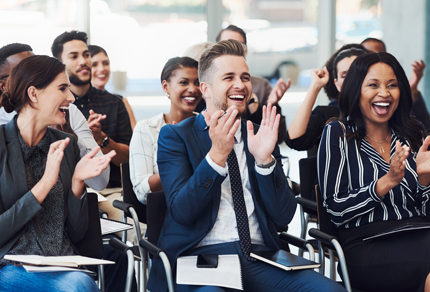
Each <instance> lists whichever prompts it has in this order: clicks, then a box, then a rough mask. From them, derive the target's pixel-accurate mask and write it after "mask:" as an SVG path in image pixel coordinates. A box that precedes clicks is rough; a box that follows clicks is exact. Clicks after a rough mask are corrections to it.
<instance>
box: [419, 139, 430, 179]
mask: <svg viewBox="0 0 430 292" xmlns="http://www.w3.org/2000/svg"><path fill="white" fill-rule="evenodd" d="M429 145H430V136H427V137H426V139H425V140H424V143H423V145H422V146H421V147H420V150H419V151H418V154H417V174H418V181H419V182H420V184H421V185H423V186H428V185H430V151H429V150H428V148H429Z"/></svg>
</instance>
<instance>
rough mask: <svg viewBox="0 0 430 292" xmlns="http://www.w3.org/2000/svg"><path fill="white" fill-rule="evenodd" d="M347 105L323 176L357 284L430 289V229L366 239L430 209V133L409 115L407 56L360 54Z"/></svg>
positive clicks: (328, 144)
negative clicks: (403, 59)
mask: <svg viewBox="0 0 430 292" xmlns="http://www.w3.org/2000/svg"><path fill="white" fill-rule="evenodd" d="M339 105H340V109H341V117H342V118H341V119H340V120H337V121H334V122H331V123H330V124H328V125H327V126H326V127H325V129H324V133H323V136H322V139H321V143H320V148H319V151H318V175H319V183H320V186H321V190H322V194H323V197H324V205H325V206H326V208H327V211H328V214H329V215H330V217H331V220H332V221H333V223H335V224H336V225H337V226H338V227H339V231H340V232H339V233H340V240H341V243H342V246H343V247H344V251H345V257H346V261H347V264H348V270H349V274H350V278H351V283H352V286H353V287H354V288H356V289H360V290H365V291H430V277H428V275H429V272H430V231H429V229H422V230H416V231H408V232H407V233H395V234H391V235H385V236H382V237H378V238H374V239H371V240H363V239H365V238H367V237H370V236H373V235H375V234H378V233H380V232H383V231H384V230H387V229H390V228H395V227H396V226H399V225H402V224H404V223H406V222H410V223H416V222H428V219H427V217H429V216H430V211H428V210H427V209H428V208H429V207H430V200H429V199H430V186H429V185H430V152H429V151H428V150H427V148H428V146H429V144H430V137H427V138H425V131H424V130H423V127H422V125H420V124H419V123H418V122H417V121H416V120H415V119H414V118H412V117H411V116H410V115H409V113H410V109H411V106H412V97H411V90H410V86H409V83H408V79H407V77H406V75H405V72H404V71H403V69H402V67H401V65H400V64H399V62H398V61H397V60H396V59H395V58H394V57H393V56H392V55H390V54H388V53H369V54H364V55H361V56H359V57H357V59H356V60H355V61H354V62H353V63H352V65H351V67H350V69H349V71H348V74H347V76H346V78H345V81H344V83H343V87H342V92H341V94H340V99H339ZM424 138H425V139H424ZM423 141H424V143H423ZM421 145H422V146H421Z"/></svg>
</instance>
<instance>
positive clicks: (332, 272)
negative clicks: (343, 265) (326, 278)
mask: <svg viewBox="0 0 430 292" xmlns="http://www.w3.org/2000/svg"><path fill="white" fill-rule="evenodd" d="M328 254H329V256H330V279H332V280H333V281H336V257H335V256H334V252H333V251H332V250H331V249H329V250H328Z"/></svg>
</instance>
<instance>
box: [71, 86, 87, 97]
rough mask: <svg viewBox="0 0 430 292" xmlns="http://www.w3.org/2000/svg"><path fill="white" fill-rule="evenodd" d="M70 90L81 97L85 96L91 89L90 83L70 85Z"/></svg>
mask: <svg viewBox="0 0 430 292" xmlns="http://www.w3.org/2000/svg"><path fill="white" fill-rule="evenodd" d="M70 90H71V91H72V92H73V93H74V94H76V95H77V96H79V97H82V96H84V95H85V94H86V93H87V92H88V90H90V84H89V83H88V84H85V85H74V84H71V85H70Z"/></svg>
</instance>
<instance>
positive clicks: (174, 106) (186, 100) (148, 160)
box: [130, 57, 202, 204]
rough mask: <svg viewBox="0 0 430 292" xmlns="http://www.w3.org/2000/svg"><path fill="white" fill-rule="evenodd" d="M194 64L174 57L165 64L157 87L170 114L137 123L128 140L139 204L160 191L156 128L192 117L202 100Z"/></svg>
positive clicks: (131, 172)
mask: <svg viewBox="0 0 430 292" xmlns="http://www.w3.org/2000/svg"><path fill="white" fill-rule="evenodd" d="M197 66H198V63H197V61H195V60H193V59H191V58H189V57H182V58H179V57H176V58H172V59H170V60H169V61H167V63H166V65H164V68H163V71H162V72H161V85H162V87H163V90H164V92H165V93H166V95H167V97H168V98H169V99H170V111H169V113H167V114H163V113H161V114H159V115H156V116H155V117H153V118H150V119H148V120H142V121H139V122H138V123H137V125H136V128H135V130H134V131H133V136H132V137H131V141H130V179H131V182H132V184H133V189H134V192H135V194H136V196H137V198H138V200H139V201H140V202H141V203H142V204H146V197H147V195H148V193H151V192H155V191H161V190H162V189H163V188H162V186H161V181H160V175H159V174H158V166H157V149H158V147H157V141H158V134H159V133H160V129H161V128H162V127H163V126H164V125H166V124H176V123H179V122H181V121H183V120H185V119H187V118H189V117H192V116H193V115H194V110H195V109H196V106H197V104H198V103H199V101H200V99H201V98H202V94H201V93H200V88H199V78H198V73H197Z"/></svg>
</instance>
